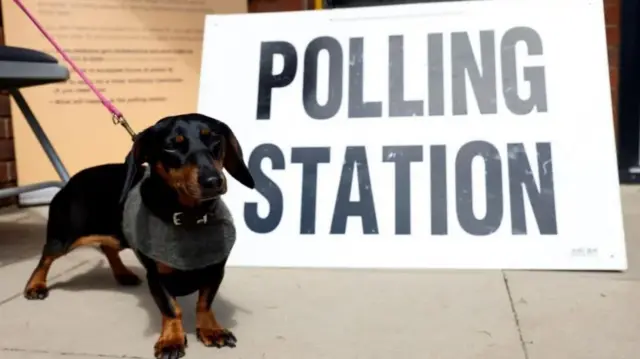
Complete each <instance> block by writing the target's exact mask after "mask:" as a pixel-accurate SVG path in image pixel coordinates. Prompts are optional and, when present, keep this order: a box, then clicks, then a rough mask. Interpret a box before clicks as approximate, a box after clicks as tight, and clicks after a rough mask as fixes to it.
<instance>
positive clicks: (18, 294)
mask: <svg viewBox="0 0 640 359" xmlns="http://www.w3.org/2000/svg"><path fill="white" fill-rule="evenodd" d="M94 260H95V259H86V260H84V261H82V262H80V263H78V264H75V265H73V266H72V267H70V268H68V269H66V270H64V271H62V272H60V273H58V274H56V275H54V276H51V277H49V278H47V280H53V279H56V278H60V277H61V276H63V275H65V274H67V273H69V272H71V271H72V270H76V269H78V268H80V267H82V266H83V265H85V264H89V263H91V262H92V261H94ZM21 296H22V291H20V292H18V293H16V294H14V295H12V296H9V297H8V298H5V299H2V300H0V306H2V305H4V304H7V303H9V302H10V301H12V300H14V299H16V298H19V297H21Z"/></svg>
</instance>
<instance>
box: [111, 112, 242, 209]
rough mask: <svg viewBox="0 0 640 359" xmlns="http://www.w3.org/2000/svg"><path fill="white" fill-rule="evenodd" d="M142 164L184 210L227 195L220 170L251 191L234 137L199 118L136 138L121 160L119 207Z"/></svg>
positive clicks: (162, 124) (182, 118)
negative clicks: (124, 171)
mask: <svg viewBox="0 0 640 359" xmlns="http://www.w3.org/2000/svg"><path fill="white" fill-rule="evenodd" d="M145 162H146V163H148V165H149V167H150V169H151V171H152V176H156V175H157V176H159V177H160V178H161V179H162V180H164V182H166V184H167V185H168V186H170V187H171V188H172V189H174V190H175V191H176V193H177V195H178V199H179V201H180V202H181V203H182V204H183V205H186V206H195V205H197V204H198V203H200V202H202V201H207V200H211V199H215V198H217V197H219V196H221V195H223V194H224V193H226V191H227V180H226V178H225V175H224V173H223V171H222V169H223V168H225V169H226V170H227V172H229V174H231V176H232V177H233V178H235V179H236V180H238V181H239V182H240V183H242V184H243V185H245V186H246V187H249V188H254V187H255V182H254V180H253V177H252V176H251V173H250V172H249V169H248V168H247V166H246V165H245V163H244V159H243V155H242V148H241V147H240V143H238V140H237V138H236V136H235V135H234V134H233V131H231V129H230V128H229V126H227V125H226V124H225V123H223V122H221V121H218V120H216V119H213V118H210V117H207V116H204V115H200V114H186V115H179V116H171V117H165V118H163V119H161V120H160V121H158V122H157V123H156V124H155V125H153V126H152V127H149V128H148V129H146V130H144V131H143V132H141V133H140V134H138V135H137V136H136V139H135V141H134V144H133V146H132V148H131V151H130V152H129V154H128V155H127V158H126V160H125V164H126V165H127V176H126V180H125V186H124V188H123V193H122V197H121V200H122V201H123V200H124V199H126V196H127V193H128V192H129V191H130V190H131V187H132V186H133V183H134V178H135V177H136V173H137V171H140V170H142V164H143V163H145Z"/></svg>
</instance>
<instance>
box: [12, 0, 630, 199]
mask: <svg viewBox="0 0 640 359" xmlns="http://www.w3.org/2000/svg"><path fill="white" fill-rule="evenodd" d="M603 1H604V5H605V22H606V29H607V43H608V46H609V67H610V72H609V73H610V79H611V98H612V99H613V105H614V110H613V113H614V122H615V124H616V133H617V128H618V127H617V125H618V121H617V107H618V58H619V57H618V54H619V49H620V1H621V0H603ZM311 4H312V2H311V3H310V5H311ZM250 7H251V9H250V11H251V12H263V11H281V10H298V9H300V8H302V1H301V0H258V1H254V2H253V3H252V4H251V5H250ZM310 8H312V6H310ZM2 44H4V32H3V30H2V9H1V8H0V45H2ZM15 168H16V166H15V156H14V148H13V132H12V130H11V117H10V113H9V99H8V97H7V95H6V94H2V93H0V188H6V187H12V186H15V185H16V169H15ZM15 203H16V198H10V199H4V200H0V207H2V206H7V205H11V204H15Z"/></svg>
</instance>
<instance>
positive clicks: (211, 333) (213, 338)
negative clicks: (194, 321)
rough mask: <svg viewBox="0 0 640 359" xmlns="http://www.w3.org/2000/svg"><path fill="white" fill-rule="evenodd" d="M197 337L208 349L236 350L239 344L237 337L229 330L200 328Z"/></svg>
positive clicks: (197, 330)
mask: <svg viewBox="0 0 640 359" xmlns="http://www.w3.org/2000/svg"><path fill="white" fill-rule="evenodd" d="M196 335H197V337H198V340H199V341H201V342H202V344H204V345H205V346H207V347H216V348H222V347H229V348H235V347H236V343H237V342H238V339H236V336H235V335H233V333H231V331H230V330H228V329H209V328H198V329H196Z"/></svg>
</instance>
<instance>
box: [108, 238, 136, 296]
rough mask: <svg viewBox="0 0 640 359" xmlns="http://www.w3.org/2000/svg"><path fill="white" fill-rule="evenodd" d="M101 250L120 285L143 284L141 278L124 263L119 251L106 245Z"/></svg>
mask: <svg viewBox="0 0 640 359" xmlns="http://www.w3.org/2000/svg"><path fill="white" fill-rule="evenodd" d="M100 249H101V250H102V253H104V255H105V256H106V257H107V260H108V261H109V266H110V267H111V271H112V272H113V276H114V277H115V278H116V281H117V282H118V283H119V284H120V285H126V286H134V285H139V284H140V283H142V281H141V280H140V278H138V276H137V275H135V274H134V273H133V272H132V271H131V270H130V269H129V268H127V267H126V266H125V265H124V263H122V259H121V258H120V255H119V254H118V252H119V251H118V250H117V249H114V248H111V247H108V246H105V245H100Z"/></svg>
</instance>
